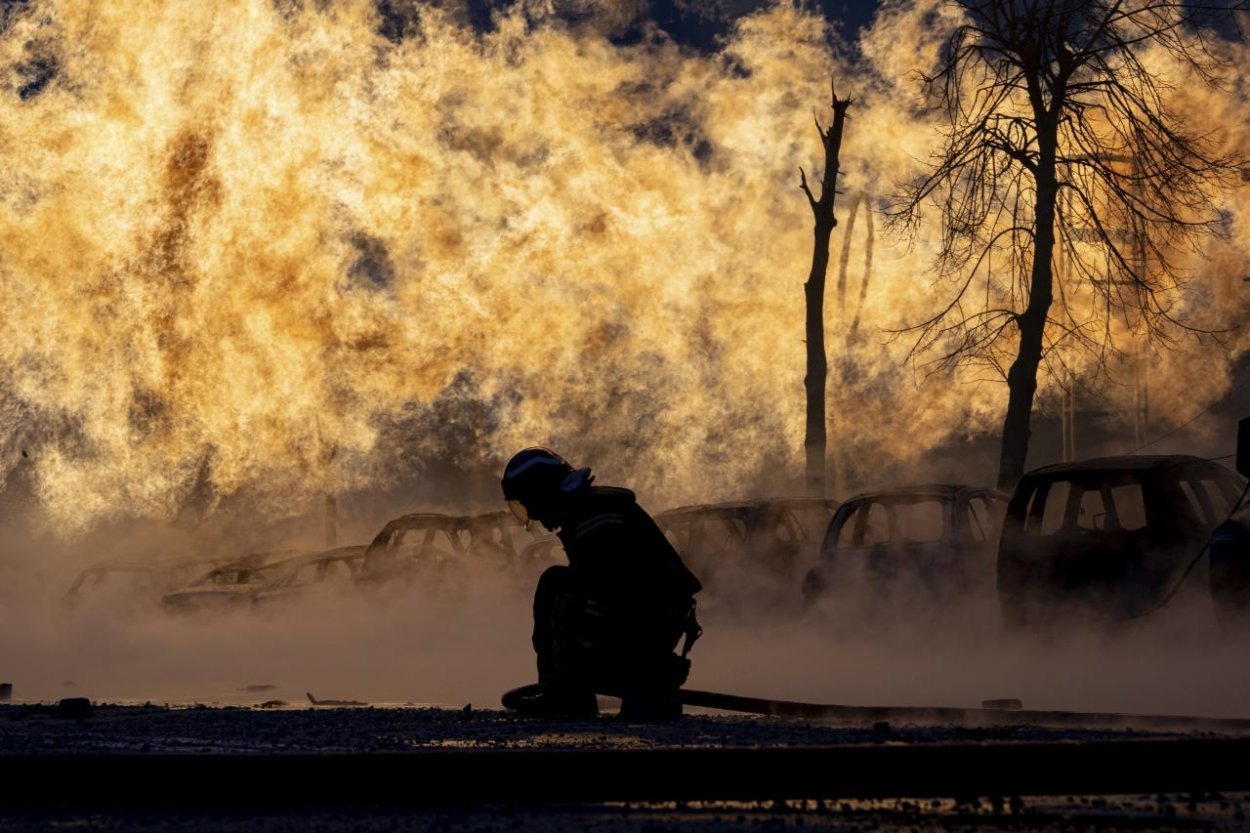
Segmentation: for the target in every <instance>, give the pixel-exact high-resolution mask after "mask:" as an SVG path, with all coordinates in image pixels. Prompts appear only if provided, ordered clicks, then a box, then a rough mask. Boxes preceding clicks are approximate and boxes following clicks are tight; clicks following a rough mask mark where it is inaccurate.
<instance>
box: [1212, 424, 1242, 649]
mask: <svg viewBox="0 0 1250 833" xmlns="http://www.w3.org/2000/svg"><path fill="white" fill-rule="evenodd" d="M1237 471H1238V472H1239V473H1240V474H1242V475H1243V476H1246V477H1250V417H1247V418H1246V419H1243V420H1241V422H1240V423H1238V425H1237ZM1241 498H1242V499H1243V500H1244V498H1245V491H1244V490H1243V492H1242V495H1241ZM1239 504H1240V501H1239ZM1210 552H1211V571H1210V587H1211V603H1212V605H1213V607H1214V608H1215V615H1216V618H1217V619H1219V621H1220V624H1222V625H1224V626H1225V627H1228V628H1234V629H1237V630H1241V631H1244V630H1246V629H1247V628H1250V505H1238V507H1237V508H1236V510H1235V511H1233V512H1232V513H1231V514H1230V515H1229V517H1228V518H1227V519H1225V520H1224V521H1223V522H1222V523H1221V524H1220V525H1219V526H1217V527H1216V528H1215V531H1214V532H1213V533H1211V548H1210Z"/></svg>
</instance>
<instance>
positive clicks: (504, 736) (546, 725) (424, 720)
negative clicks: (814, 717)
mask: <svg viewBox="0 0 1250 833" xmlns="http://www.w3.org/2000/svg"><path fill="white" fill-rule="evenodd" d="M1160 737H1178V735H1169V734H1165V733H1159V732H1144V731H1130V730H1095V729H1046V728H1038V727H1028V726H1025V727H995V728H961V727H952V726H890V725H883V724H876V725H874V726H831V725H820V724H815V723H810V722H803V721H799V720H785V719H780V718H768V717H751V716H723V715H708V714H698V715H687V716H686V717H684V718H683V719H681V720H679V721H675V722H672V723H663V724H638V723H626V722H624V721H622V720H621V719H620V718H619V717H617V716H616V715H614V714H610V713H609V714H603V715H601V716H600V717H598V718H596V719H593V720H581V721H551V720H534V719H528V718H523V717H518V716H516V715H513V714H509V713H507V712H503V711H493V710H491V711H485V710H472V709H470V710H469V711H467V712H466V711H462V710H454V709H440V708H402V707H401V708H372V707H365V708H355V707H350V708H332V707H318V708H300V709H291V708H278V709H259V708H244V707H222V708H210V707H207V706H190V707H165V706H157V705H143V706H120V705H97V706H96V707H95V708H94V712H93V715H92V716H91V717H90V718H89V719H86V720H66V719H62V718H58V717H56V716H55V710H54V709H53V708H51V707H48V706H42V705H7V706H0V753H4V754H35V753H42V754H48V753H66V754H72V753H77V752H94V753H101V752H105V753H107V752H207V753H211V752H233V753H239V752H275V751H284V752H402V751H404V750H409V749H417V748H465V749H501V748H530V749H533V748H542V749H583V748H598V749H654V748H677V747H681V748H691V747H694V748H709V747H743V746H751V747H759V746H770V747H778V746H782V747H788V746H829V745H837V744H868V743H882V742H891V743H942V742H977V741H1046V740H1114V739H1125V738H1160Z"/></svg>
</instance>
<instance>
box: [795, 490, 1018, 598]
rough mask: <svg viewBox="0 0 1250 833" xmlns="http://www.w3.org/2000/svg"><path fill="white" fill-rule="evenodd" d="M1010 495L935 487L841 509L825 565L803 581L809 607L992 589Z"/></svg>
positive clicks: (866, 497)
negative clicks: (824, 602)
mask: <svg viewBox="0 0 1250 833" xmlns="http://www.w3.org/2000/svg"><path fill="white" fill-rule="evenodd" d="M1006 505H1007V496H1006V495H1005V494H1004V493H1002V492H1000V491H998V490H996V489H990V488H986V487H983V486H966V485H958V484H929V485H918V486H902V487H897V488H893V489H886V490H882V491H877V492H866V493H864V494H860V495H856V496H855V497H852V498H850V499H848V500H847V501H846V502H844V503H843V504H842V506H841V507H840V508H839V509H838V511H837V514H836V515H834V517H833V520H832V521H830V523H829V528H828V530H827V531H826V533H825V537H824V542H823V544H822V546H821V558H820V563H819V564H818V565H817V566H816V567H815V568H813V569H812V570H811V571H810V572H808V574H807V575H806V577H805V578H804V580H803V599H804V603H805V606H806V607H809V608H810V607H811V606H812V605H815V604H816V603H817V602H819V601H820V600H822V599H826V598H829V597H831V596H833V595H838V596H840V602H841V603H843V604H847V603H856V604H863V605H868V606H879V605H880V604H881V603H882V602H884V601H887V600H897V601H908V602H916V601H919V602H924V601H944V600H947V599H950V598H951V597H953V596H956V595H959V594H961V593H966V592H969V591H971V590H976V589H981V588H982V587H987V586H989V585H990V583H991V576H992V575H993V568H994V564H993V559H994V550H995V546H996V544H997V541H998V530H999V525H1000V523H1001V520H1002V516H1003V513H1004V512H1005V510H1006Z"/></svg>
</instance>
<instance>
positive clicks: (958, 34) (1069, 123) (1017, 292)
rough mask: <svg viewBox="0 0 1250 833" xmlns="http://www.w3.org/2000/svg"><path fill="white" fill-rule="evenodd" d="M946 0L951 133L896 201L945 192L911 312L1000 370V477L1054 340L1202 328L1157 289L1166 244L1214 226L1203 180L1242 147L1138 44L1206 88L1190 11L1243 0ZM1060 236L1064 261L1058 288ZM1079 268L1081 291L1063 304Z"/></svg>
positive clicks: (932, 79) (1151, 335) (1170, 265)
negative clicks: (1208, 122)
mask: <svg viewBox="0 0 1250 833" xmlns="http://www.w3.org/2000/svg"><path fill="white" fill-rule="evenodd" d="M954 5H957V6H959V7H960V8H961V9H962V12H963V14H964V23H963V24H962V25H959V26H958V27H956V28H955V29H954V30H953V31H952V33H951V35H950V36H949V38H948V40H947V43H946V46H945V48H944V49H943V50H942V51H941V53H940V54H941V58H940V60H941V64H940V65H939V66H938V67H937V70H936V71H935V72H934V73H933V74H932V75H929V76H926V77H925V79H924V80H925V84H926V88H927V90H928V92H929V94H930V96H931V101H932V103H933V106H934V107H935V108H936V109H938V110H939V111H940V112H941V113H942V114H943V115H944V117H945V118H946V122H947V126H946V131H945V146H944V147H943V149H942V151H941V153H940V154H938V156H937V158H936V162H935V164H934V165H933V167H932V169H931V170H930V172H929V173H928V174H927V175H925V176H924V177H922V178H921V179H920V180H919V181H917V182H916V183H915V184H913V185H912V186H911V187H910V188H909V189H908V191H907V193H906V195H905V197H904V199H903V201H902V203H901V205H900V206H899V207H897V208H896V210H895V211H894V212H892V215H893V218H894V219H895V220H896V221H897V220H901V221H904V222H909V223H913V224H914V223H916V222H917V221H918V217H919V210H920V206H921V204H922V203H923V202H926V201H928V200H929V199H936V200H937V201H938V202H939V203H940V206H941V212H942V213H941V217H942V221H943V238H942V242H943V248H942V252H941V266H942V273H943V275H944V277H946V278H948V279H952V280H953V281H954V286H955V287H956V290H955V292H954V296H953V298H952V299H951V301H950V303H949V304H948V305H947V306H945V308H943V309H942V310H940V311H939V312H938V313H937V314H935V315H934V316H933V317H932V318H930V319H929V320H927V321H924V322H922V323H920V324H918V325H916V326H915V327H913V328H911V331H912V332H914V333H916V334H917V339H916V343H915V345H914V346H913V355H916V354H918V353H919V352H921V351H927V350H929V349H936V351H937V352H938V355H939V358H938V359H937V360H936V363H937V364H938V365H940V366H947V367H949V366H954V365H959V364H980V365H983V366H986V367H988V368H991V369H993V370H994V371H995V372H997V373H1002V374H1003V375H1004V376H1005V377H1006V382H1007V388H1008V398H1007V413H1006V417H1005V419H1004V421H1003V436H1002V446H1001V454H1000V457H999V471H998V485H999V486H1000V487H1002V488H1011V487H1012V486H1014V484H1015V483H1016V481H1017V480H1019V478H1020V476H1021V475H1022V474H1023V473H1024V469H1025V461H1026V458H1027V455H1028V449H1029V435H1030V419H1031V415H1032V410H1033V400H1034V394H1035V392H1036V390H1037V385H1038V373H1039V370H1040V369H1041V367H1042V364H1043V362H1046V361H1048V356H1049V355H1050V351H1051V350H1052V349H1053V348H1054V347H1055V345H1057V344H1061V343H1066V344H1068V345H1074V346H1076V347H1080V348H1085V349H1088V350H1091V351H1094V353H1095V354H1096V355H1097V357H1098V360H1099V362H1100V363H1104V364H1101V366H1102V367H1104V368H1105V366H1106V365H1105V361H1106V357H1107V355H1108V354H1109V353H1112V352H1115V351H1116V350H1117V347H1116V345H1115V343H1114V341H1113V336H1112V327H1111V326H1110V322H1111V321H1112V320H1118V321H1121V322H1131V323H1129V324H1128V325H1127V326H1128V327H1129V329H1130V330H1131V331H1132V332H1133V333H1134V334H1136V336H1137V337H1143V336H1144V337H1145V338H1147V339H1151V340H1152V341H1153V343H1166V342H1168V341H1169V340H1170V338H1171V336H1170V335H1169V332H1170V331H1176V330H1179V331H1188V332H1191V333H1200V332H1201V330H1200V329H1199V328H1197V327H1195V326H1193V325H1191V324H1189V323H1188V322H1186V321H1181V320H1178V319H1177V318H1176V317H1175V316H1174V315H1173V313H1172V306H1171V304H1170V303H1169V301H1168V295H1167V293H1169V292H1170V291H1172V290H1174V289H1176V288H1177V287H1178V286H1180V285H1182V284H1183V283H1184V281H1185V279H1186V273H1185V269H1184V266H1183V263H1182V262H1180V261H1178V259H1177V254H1178V253H1183V252H1188V251H1193V250H1194V248H1196V247H1198V246H1199V245H1200V244H1201V241H1202V238H1203V237H1204V236H1208V235H1211V234H1214V233H1218V232H1219V230H1220V224H1221V217H1220V216H1219V211H1218V210H1217V206H1216V205H1215V203H1214V201H1213V199H1212V193H1213V189H1214V188H1216V187H1219V186H1221V185H1228V184H1230V183H1232V182H1233V181H1235V180H1236V179H1237V178H1238V175H1239V174H1243V173H1244V172H1245V171H1246V170H1247V169H1248V163H1247V160H1246V158H1245V156H1244V152H1242V153H1236V152H1233V153H1230V152H1223V151H1220V150H1219V147H1220V145H1219V141H1218V137H1217V131H1216V130H1211V129H1210V128H1209V127H1203V128H1196V129H1194V128H1191V126H1190V125H1187V124H1185V123H1184V121H1183V120H1182V119H1181V118H1180V117H1179V116H1178V115H1177V114H1176V113H1175V112H1173V111H1172V109H1171V107H1170V105H1169V101H1168V94H1169V90H1168V88H1167V87H1166V86H1165V85H1164V82H1161V81H1160V80H1158V78H1157V77H1156V75H1155V74H1154V73H1153V72H1152V69H1151V68H1150V67H1149V66H1147V65H1146V64H1145V63H1143V61H1144V60H1145V58H1144V56H1145V54H1146V47H1147V46H1150V47H1155V48H1156V49H1155V54H1156V55H1158V54H1165V55H1167V56H1169V58H1170V59H1172V60H1173V61H1175V62H1176V63H1177V64H1178V65H1179V66H1182V67H1184V68H1185V69H1186V70H1187V71H1188V72H1189V73H1190V75H1191V77H1192V78H1193V79H1195V82H1196V83H1203V84H1208V85H1211V86H1212V89H1214V88H1216V87H1215V85H1218V83H1219V81H1220V74H1221V72H1222V71H1223V70H1224V68H1225V67H1226V66H1227V64H1226V60H1227V59H1226V54H1227V52H1222V51H1221V48H1220V44H1219V43H1218V38H1216V37H1215V36H1214V35H1213V34H1212V31H1213V30H1212V29H1210V28H1204V27H1203V26H1201V25H1200V24H1201V23H1204V22H1205V23H1210V22H1213V21H1216V20H1217V19H1218V18H1219V16H1220V15H1223V16H1224V19H1225V20H1228V19H1230V12H1231V11H1232V10H1234V9H1235V8H1238V7H1244V6H1245V3H1236V2H1234V3H1224V4H1220V3H1218V2H1215V3H1213V4H1181V3H1176V2H1174V0H1139V2H1134V3H1125V2H1123V0H957V2H955V3H954ZM1197 17H1203V18H1205V19H1204V20H1196V19H1195V18H1197ZM1125 160H1130V161H1131V167H1129V168H1127V169H1126V168H1125V167H1124V166H1123V164H1122V163H1123V162H1124V161H1125ZM1060 194H1063V195H1064V200H1063V201H1062V203H1061V202H1060V200H1059V196H1060ZM1126 232H1127V233H1126ZM1147 232H1148V233H1147ZM1126 240H1127V241H1132V243H1131V244H1128V243H1126ZM1056 245H1059V246H1061V247H1062V251H1063V253H1064V256H1065V262H1066V263H1067V264H1068V269H1067V270H1065V271H1069V272H1071V273H1072V275H1071V278H1070V280H1071V281H1073V282H1074V283H1073V284H1070V285H1068V286H1067V287H1066V289H1065V287H1064V286H1063V285H1062V284H1058V285H1057V283H1058V276H1056V274H1055V270H1054V257H1055V247H1056ZM1132 246H1139V247H1144V248H1142V251H1140V252H1138V251H1131V250H1130V249H1131V248H1132ZM992 259H993V260H994V261H995V265H996V266H998V270H997V272H996V271H995V270H994V269H991V268H990V266H989V264H990V262H991V260H992ZM1004 262H1005V264H1006V265H1005V267H1004V266H1003V265H1002V264H1003V263H1004ZM1148 267H1149V268H1148ZM1075 282H1079V283H1080V284H1082V285H1083V286H1082V289H1083V291H1085V292H1086V293H1089V294H1091V295H1092V296H1093V297H1094V298H1095V299H1096V303H1095V304H1094V305H1093V307H1090V308H1086V309H1075V308H1073V306H1072V303H1071V297H1072V290H1073V289H1074V288H1075V286H1076V283H1075ZM1057 291H1058V292H1059V293H1062V294H1061V295H1060V296H1059V297H1060V298H1061V299H1062V303H1061V304H1059V305H1058V307H1057V308H1056V305H1055V303H1054V302H1055V298H1056V292H1057ZM1021 305H1023V308H1021ZM1008 363H1010V368H1009V369H1008V370H1006V372H1005V373H1004V372H1003V368H1004V366H1006V365H1007V364H1008Z"/></svg>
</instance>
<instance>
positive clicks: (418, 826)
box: [0, 794, 1250, 833]
mask: <svg viewBox="0 0 1250 833" xmlns="http://www.w3.org/2000/svg"><path fill="white" fill-rule="evenodd" d="M1245 806H1250V796H1247V795H1240V794H1239V795H1229V796H1222V795H1216V796H1202V797H1197V798H1196V799H1195V798H1194V797H1191V796H1180V795H1163V796H1105V797H1096V798H1085V799H1076V798H1061V799H1049V800H1030V801H1026V802H1023V803H1021V804H1017V805H1016V807H1014V808H1010V807H1001V808H995V807H992V806H991V805H990V804H989V803H988V802H981V803H980V804H976V805H970V804H963V805H958V806H956V805H955V804H954V802H951V801H935V802H929V801H926V802H919V801H907V800H894V801H875V802H845V801H844V802H837V803H828V804H819V803H816V802H806V803H803V804H800V803H793V802H776V803H768V804H763V805H759V804H753V805H745V804H744V805H733V804H698V803H695V804H683V805H675V804H668V805H657V806H650V805H595V806H581V805H571V806H546V807H533V806H531V807H511V806H478V807H471V808H462V809H453V810H436V811H429V810H398V811H397V810H394V809H380V808H371V807H343V808H332V809H328V810H327V809H318V810H315V811H281V812H261V813H237V812H195V813H190V812H179V811H161V812H125V813H24V814H6V813H5V812H3V811H2V810H0V833H9V832H10V831H13V832H14V833H16V832H17V831H62V832H63V831H65V830H66V829H72V830H83V831H102V832H103V833H113V832H114V831H142V833H175V831H177V833H185V831H187V830H196V831H204V832H205V833H209V831H223V833H311V832H312V831H361V832H362V833H375V831H376V833H383V831H396V832H398V831H433V832H434V833H505V832H506V833H517V832H518V831H519V832H520V833H527V831H588V832H589V833H669V831H678V830H682V831H699V833H704V832H706V833H738V832H739V831H742V832H743V833H746V831H752V832H753V833H759V831H776V830H806V829H814V830H828V831H855V833H858V832H859V831H869V830H882V831H889V833H895V832H896V831H897V833H904V832H905V831H912V832H914V833H920V831H952V830H958V831H966V833H981V831H985V832H986V833H990V831H1003V830H1012V831H1026V830H1027V831H1046V833H1060V832H1061V831H1062V833H1071V832H1072V831H1083V830H1091V831H1116V830H1132V831H1145V830H1158V831H1182V830H1183V831H1192V830H1214V831H1225V830H1229V831H1231V830H1245V829H1247V825H1246V820H1245V812H1244V809H1243V808H1244V807H1245Z"/></svg>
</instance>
